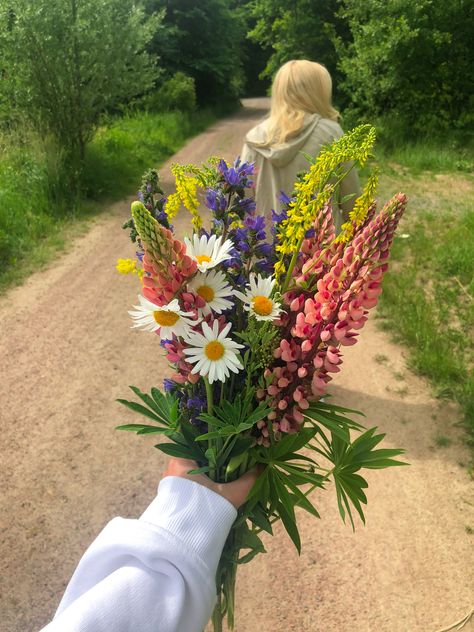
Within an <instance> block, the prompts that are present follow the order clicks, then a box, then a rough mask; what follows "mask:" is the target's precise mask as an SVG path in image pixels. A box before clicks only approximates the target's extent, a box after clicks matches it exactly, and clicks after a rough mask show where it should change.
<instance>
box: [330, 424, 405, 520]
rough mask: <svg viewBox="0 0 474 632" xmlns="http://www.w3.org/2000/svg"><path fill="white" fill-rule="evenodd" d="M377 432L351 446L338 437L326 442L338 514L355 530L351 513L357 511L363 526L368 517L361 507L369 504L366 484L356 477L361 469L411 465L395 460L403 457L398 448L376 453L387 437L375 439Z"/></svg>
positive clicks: (366, 434)
mask: <svg viewBox="0 0 474 632" xmlns="http://www.w3.org/2000/svg"><path fill="white" fill-rule="evenodd" d="M376 430H377V429H376V428H371V429H370V430H367V431H366V432H364V433H363V434H362V435H360V437H358V438H357V439H356V440H355V441H354V442H353V443H352V444H350V445H348V444H346V443H344V442H343V441H341V440H340V439H339V437H337V436H336V435H334V434H333V435H332V440H331V441H330V442H329V441H327V445H328V452H327V456H328V458H329V459H330V460H331V461H332V462H333V463H334V470H333V473H332V475H333V478H334V483H335V485H336V494H337V503H338V507H339V513H340V515H341V517H342V519H343V520H344V522H345V519H346V516H348V518H349V520H350V523H351V525H352V528H353V529H354V528H355V525H354V519H353V515H352V509H355V510H356V511H357V513H358V514H359V516H360V519H361V520H362V522H364V523H365V517H364V512H363V508H362V505H365V504H367V497H366V495H365V493H364V491H363V490H364V489H366V488H367V481H366V480H365V479H364V478H363V477H362V476H360V475H359V474H357V472H358V471H359V470H361V469H362V468H368V469H382V468H386V467H392V466H400V465H408V464H407V463H404V462H402V461H396V460H395V458H393V457H397V456H400V455H402V454H403V453H404V450H399V449H397V448H389V449H387V448H385V449H378V450H376V449H374V448H375V447H376V446H377V445H378V444H379V443H380V442H381V441H382V440H383V439H384V437H385V435H384V434H378V435H376V434H375V432H376Z"/></svg>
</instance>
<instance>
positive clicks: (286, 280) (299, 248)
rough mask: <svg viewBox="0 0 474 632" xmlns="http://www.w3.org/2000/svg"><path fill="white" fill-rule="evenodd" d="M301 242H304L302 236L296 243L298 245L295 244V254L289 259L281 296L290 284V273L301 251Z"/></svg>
mask: <svg viewBox="0 0 474 632" xmlns="http://www.w3.org/2000/svg"><path fill="white" fill-rule="evenodd" d="M303 240H304V235H303V237H301V239H300V240H299V242H298V244H297V246H296V248H295V252H294V253H293V256H292V257H291V261H290V265H289V266H288V271H287V273H286V277H285V282H284V283H283V287H282V288H281V293H282V294H284V293H285V292H286V290H287V289H288V285H289V284H290V279H291V273H292V272H293V268H294V267H295V265H296V260H297V258H298V253H299V251H300V250H301V245H302V243H303Z"/></svg>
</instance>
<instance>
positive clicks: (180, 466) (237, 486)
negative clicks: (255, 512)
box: [163, 457, 258, 509]
mask: <svg viewBox="0 0 474 632" xmlns="http://www.w3.org/2000/svg"><path fill="white" fill-rule="evenodd" d="M197 468H198V465H197V463H196V462H195V461H191V460H188V459H178V458H175V457H173V458H171V459H170V460H169V461H168V467H167V468H166V470H165V472H164V474H163V478H165V477H166V476H180V477H181V478H188V479H189V480H190V481H194V482H195V483H199V485H204V487H207V488H208V489H210V490H212V491H213V492H216V494H219V495H220V496H223V497H224V498H225V499H226V500H228V501H229V502H230V503H232V504H233V505H234V507H235V508H236V509H238V508H239V507H240V506H241V505H243V504H244V502H245V501H246V500H247V496H248V495H249V492H250V490H251V488H252V486H253V484H254V483H255V481H256V480H257V477H258V473H257V470H256V469H253V470H250V471H248V472H246V473H245V474H244V475H243V476H241V477H240V478H238V479H237V480H236V481H232V482H231V483H215V482H214V481H211V479H210V478H209V477H208V476H206V475H205V474H188V472H189V470H196V469H197Z"/></svg>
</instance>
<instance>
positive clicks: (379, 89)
mask: <svg viewBox="0 0 474 632" xmlns="http://www.w3.org/2000/svg"><path fill="white" fill-rule="evenodd" d="M473 32H474V5H473V3H472V2H470V1H469V0H450V1H449V2H446V1H445V0H417V2H413V1H412V0H292V1H289V0H286V1H285V0H253V1H251V2H248V1H244V0H199V2H195V1H192V0H142V1H141V2H140V1H133V0H35V2H31V1H29V0H14V1H13V0H0V150H1V154H0V290H5V289H6V288H7V287H9V286H10V285H12V284H13V283H16V282H19V281H21V280H22V279H24V278H25V277H26V276H27V275H28V274H30V273H31V272H32V271H33V270H34V269H37V268H38V267H40V266H41V265H43V264H45V263H46V262H48V261H51V259H52V258H53V257H54V256H55V253H57V252H58V250H59V249H61V248H62V247H63V246H64V244H65V243H67V241H68V239H69V237H70V235H71V234H73V233H77V231H78V230H79V229H80V227H82V226H84V221H85V220H87V218H90V217H91V216H93V215H94V214H96V213H97V212H98V211H101V210H106V208H107V203H108V202H109V201H111V200H112V199H115V198H119V197H122V196H123V195H125V194H127V193H130V192H132V191H133V190H134V189H136V188H137V187H138V183H139V180H140V175H141V173H142V172H143V171H144V170H145V169H146V168H148V167H150V166H156V165H159V164H160V163H161V162H162V161H163V160H164V159H165V158H166V157H168V156H170V155H172V154H173V153H174V152H175V151H176V150H177V148H178V147H179V146H180V145H182V144H183V142H184V141H185V140H186V138H188V137H189V136H191V135H194V134H197V133H198V132H199V131H201V130H202V129H204V128H205V127H207V126H208V125H210V124H211V123H212V122H213V121H214V120H215V119H216V118H217V117H219V116H222V115H223V114H226V113H229V112H231V111H232V110H233V109H235V108H237V107H238V106H239V99H240V98H241V97H243V96H258V95H264V94H265V93H266V92H267V91H268V89H269V86H270V84H271V79H272V77H273V75H274V73H275V71H276V70H277V69H278V67H279V66H280V65H281V64H282V63H284V62H285V61H287V60H289V59H295V58H296V59H298V58H307V59H312V60H316V61H320V62H322V63H324V64H325V65H326V66H327V68H328V69H329V71H330V72H331V74H332V76H333V80H334V101H335V104H336V106H337V107H338V108H339V109H340V111H341V112H342V113H343V118H342V125H343V127H344V128H345V129H350V128H351V127H352V126H354V125H356V124H358V123H360V122H370V123H373V124H375V125H376V127H377V130H378V137H379V144H378V149H377V155H376V160H377V161H378V162H379V163H380V165H381V166H382V168H383V171H384V174H385V175H384V176H383V177H382V181H381V188H382V192H383V190H384V187H385V188H388V187H390V188H391V189H393V188H394V186H396V187H398V188H400V189H404V190H407V189H408V192H409V193H410V190H412V191H413V195H412V196H411V212H410V214H409V218H408V219H407V220H406V222H407V225H406V226H405V229H404V230H405V233H403V234H402V238H401V239H399V240H398V241H397V243H396V244H395V249H394V259H395V265H394V272H393V273H392V274H391V275H390V276H389V277H388V278H387V282H386V287H385V292H384V295H383V301H382V305H381V308H380V313H379V316H380V322H381V325H382V326H383V327H385V328H387V329H390V331H391V332H392V333H393V335H394V336H396V337H397V338H398V339H400V340H403V341H404V342H406V343H407V344H408V348H409V351H410V356H409V357H410V360H409V361H410V363H411V366H412V367H413V368H414V369H416V370H417V371H418V372H419V373H421V374H423V375H426V376H427V377H428V378H429V379H430V380H431V381H432V384H433V387H434V388H435V391H436V394H437V395H438V396H440V397H448V398H454V399H455V400H457V401H458V402H459V404H460V406H461V409H462V414H463V419H464V423H465V425H466V428H467V440H468V441H469V442H470V443H471V444H474V368H473V356H474V354H473V349H474V343H473V338H472V331H473V325H474V322H473V318H474V317H473V312H474V310H473V309H472V308H473V302H474V298H473V296H474V213H473V210H472V206H473V176H472V172H473V167H474V157H473V156H474V152H473V146H474V141H473V135H472V131H473V122H474V70H473V69H474V50H473V46H472V33H473ZM362 175H363V174H362ZM379 360H380V362H381V363H383V362H385V361H386V359H384V357H383V356H381V357H380V358H379ZM402 391H403V380H402V379H401V384H400V392H402ZM447 442H448V439H447V437H444V436H443V435H440V436H439V437H438V439H437V444H438V446H439V447H443V446H444V445H446V444H447Z"/></svg>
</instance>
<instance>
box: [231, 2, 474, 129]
mask: <svg viewBox="0 0 474 632" xmlns="http://www.w3.org/2000/svg"><path fill="white" fill-rule="evenodd" d="M238 4H239V5H242V4H243V5H244V7H245V8H246V15H247V16H248V20H249V22H248V23H249V26H250V28H251V31H250V37H251V38H252V39H253V40H254V41H255V42H258V43H259V44H260V45H261V46H262V47H264V48H265V49H266V50H267V53H268V62H267V65H266V69H265V71H264V73H265V74H266V75H270V76H271V75H272V74H273V73H274V72H275V71H276V70H277V68H278V67H279V66H280V65H281V64H282V63H284V62H286V61H288V60H289V59H295V58H296V59H298V58H307V59H312V60H315V61H319V62H322V63H323V64H325V65H326V66H327V67H328V69H329V70H330V72H331V73H332V75H333V77H334V79H335V97H336V102H337V104H338V106H340V107H341V109H342V110H343V111H344V112H346V113H347V114H348V116H349V118H351V119H352V120H356V119H357V120H359V121H360V120H363V121H365V122H367V121H373V120H375V119H378V120H380V119H388V121H389V125H390V127H391V128H392V129H398V130H400V129H403V130H404V136H405V137H409V138H413V136H414V135H416V136H418V137H420V136H422V135H425V136H426V137H432V136H433V135H435V136H438V135H440V134H441V135H442V134H446V133H447V132H450V131H451V130H464V132H465V133H467V132H469V130H472V122H473V121H474V114H473V112H474V97H473V95H474V74H473V72H472V68H473V66H474V47H473V46H472V42H471V40H472V33H473V31H474V6H473V5H472V3H469V2H466V0H450V1H449V2H446V1H445V0H417V1H416V2H413V0H318V2H314V1H311V0H295V1H294V2H291V3H289V2H287V1H286V0H252V2H248V1H247V2H238ZM471 134H472V132H471Z"/></svg>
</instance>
